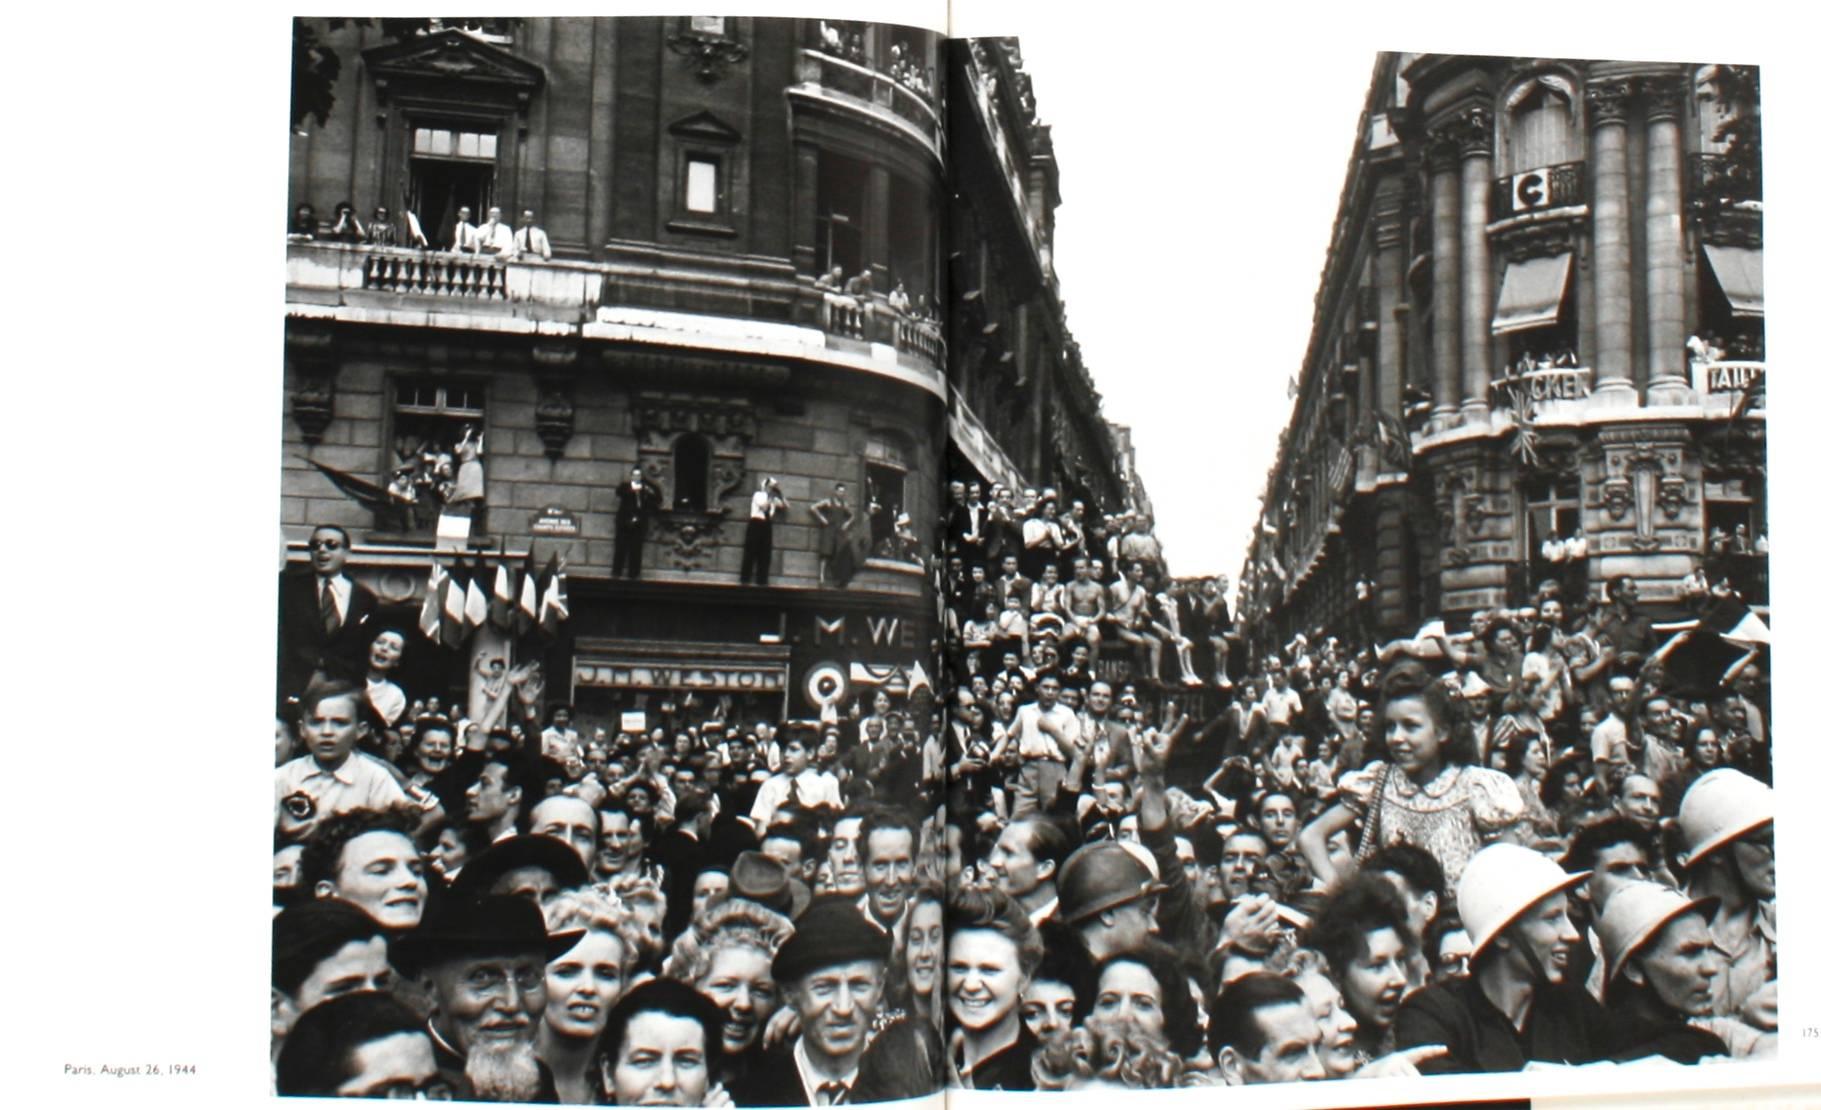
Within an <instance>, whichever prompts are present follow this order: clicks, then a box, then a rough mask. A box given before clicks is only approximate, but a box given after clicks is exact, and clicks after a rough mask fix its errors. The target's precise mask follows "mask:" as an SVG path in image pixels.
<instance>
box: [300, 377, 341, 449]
mask: <svg viewBox="0 0 1821 1110" xmlns="http://www.w3.org/2000/svg"><path fill="white" fill-rule="evenodd" d="M292 380H293V385H292V386H291V419H292V420H294V421H296V422H297V430H298V431H299V432H301V433H302V434H303V441H304V442H305V443H307V444H309V445H310V446H312V447H314V446H316V445H317V444H319V443H321V442H322V437H323V433H324V432H326V431H328V429H329V425H330V424H331V423H333V422H334V420H335V371H334V369H333V368H330V369H327V370H324V369H315V368H313V369H308V370H303V369H300V370H297V371H295V372H294V374H293V379H292Z"/></svg>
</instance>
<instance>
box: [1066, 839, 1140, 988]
mask: <svg viewBox="0 0 1821 1110" xmlns="http://www.w3.org/2000/svg"><path fill="white" fill-rule="evenodd" d="M1164 889H1165V888H1164V885H1163V884H1162V883H1160V882H1158V880H1157V877H1156V876H1155V875H1154V874H1152V872H1151V869H1150V868H1148V867H1146V866H1145V863H1144V861H1143V860H1142V859H1140V858H1139V856H1138V851H1137V850H1136V846H1132V845H1127V844H1124V843H1119V842H1114V841H1109V840H1099V841H1094V842H1093V843H1090V844H1084V845H1082V846H1081V847H1080V848H1078V849H1076V850H1075V851H1074V853H1073V854H1071V855H1070V856H1069V858H1068V859H1067V860H1066V861H1064V862H1063V865H1062V870H1061V872H1060V873H1058V875H1057V878H1056V898H1057V916H1058V917H1060V918H1061V919H1062V921H1063V923H1064V924H1066V925H1068V926H1069V927H1070V929H1072V930H1073V931H1074V933H1075V935H1076V936H1077V937H1078V938H1079V939H1080V940H1081V943H1082V946H1083V947H1085V948H1086V949H1087V951H1088V954H1089V955H1090V956H1092V957H1093V958H1094V959H1095V960H1096V961H1099V960H1104V959H1106V958H1107V957H1109V956H1116V955H1119V954H1120V953H1123V952H1130V951H1132V950H1133V949H1135V948H1137V947H1138V946H1139V945H1140V944H1142V943H1144V941H1145V938H1147V937H1149V936H1151V935H1152V934H1154V933H1156V932H1157V931H1158V930H1157V904H1158V898H1159V896H1160V895H1161V894H1162V893H1163V892H1164Z"/></svg>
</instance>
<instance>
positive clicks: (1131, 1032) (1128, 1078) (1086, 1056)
mask: <svg viewBox="0 0 1821 1110" xmlns="http://www.w3.org/2000/svg"><path fill="white" fill-rule="evenodd" d="M1031 1071H1032V1073H1033V1074H1034V1075H1035V1077H1036V1081H1037V1089H1038V1090H1040V1091H1081V1090H1094V1089H1096V1088H1099V1089H1105V1088H1118V1089H1125V1090H1155V1089H1158V1088H1162V1087H1182V1086H1190V1085H1192V1084H1191V1083H1190V1082H1189V1080H1190V1078H1191V1077H1190V1075H1189V1073H1188V1072H1187V1071H1186V1070H1185V1069H1184V1067H1183V1064H1182V1058H1181V1057H1180V1056H1178V1055H1176V1054H1175V1053H1174V1052H1171V1051H1170V1049H1169V1046H1168V1045H1167V1044H1165V1043H1164V1040H1163V1038H1162V1037H1161V1036H1159V1035H1157V1034H1155V1033H1150V1032H1146V1031H1145V1029H1144V1028H1143V1027H1142V1026H1141V1025H1140V1024H1139V1023H1138V1022H1137V1021H1134V1020H1132V1019H1130V1018H1099V1017H1091V1018H1088V1019H1087V1020H1086V1021H1085V1022H1083V1023H1082V1024H1081V1025H1079V1026H1077V1027H1076V1028H1074V1029H1070V1030H1067V1031H1066V1032H1063V1033H1060V1034H1058V1035H1056V1036H1054V1037H1052V1038H1050V1039H1049V1040H1048V1041H1045V1042H1044V1045H1043V1047H1042V1048H1041V1049H1039V1050H1038V1052H1037V1055H1036V1058H1035V1059H1033V1060H1032V1062H1031Z"/></svg>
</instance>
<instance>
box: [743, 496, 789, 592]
mask: <svg viewBox="0 0 1821 1110" xmlns="http://www.w3.org/2000/svg"><path fill="white" fill-rule="evenodd" d="M788 508H790V502H788V501H786V500H785V499H784V490H783V488H782V487H781V486H779V485H778V480H777V479H776V478H766V479H763V480H762V481H760V482H759V488H758V489H756V490H754V491H753V495H752V515H751V517H750V518H749V519H748V520H747V522H746V548H745V550H744V551H743V552H742V553H741V555H740V584H741V585H746V584H748V583H757V584H758V585H761V586H763V585H766V584H768V583H769V582H770V581H771V518H772V517H774V516H776V515H777V514H779V513H781V512H783V511H785V510H786V509H788Z"/></svg>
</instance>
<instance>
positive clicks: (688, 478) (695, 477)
mask: <svg viewBox="0 0 1821 1110" xmlns="http://www.w3.org/2000/svg"><path fill="white" fill-rule="evenodd" d="M672 450H673V458H672V461H671V467H672V471H671V473H672V475H673V477H672V482H673V483H674V485H675V491H674V492H673V493H672V495H671V501H670V503H671V505H672V507H674V508H677V509H681V510H685V511H688V512H701V511H702V510H704V509H706V508H708V471H709V456H710V455H711V453H712V452H711V450H710V447H709V444H708V437H707V436H704V435H702V434H701V433H699V432H689V433H687V434H685V435H680V436H678V437H677V442H676V446H675V447H674V448H673V449H672Z"/></svg>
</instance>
